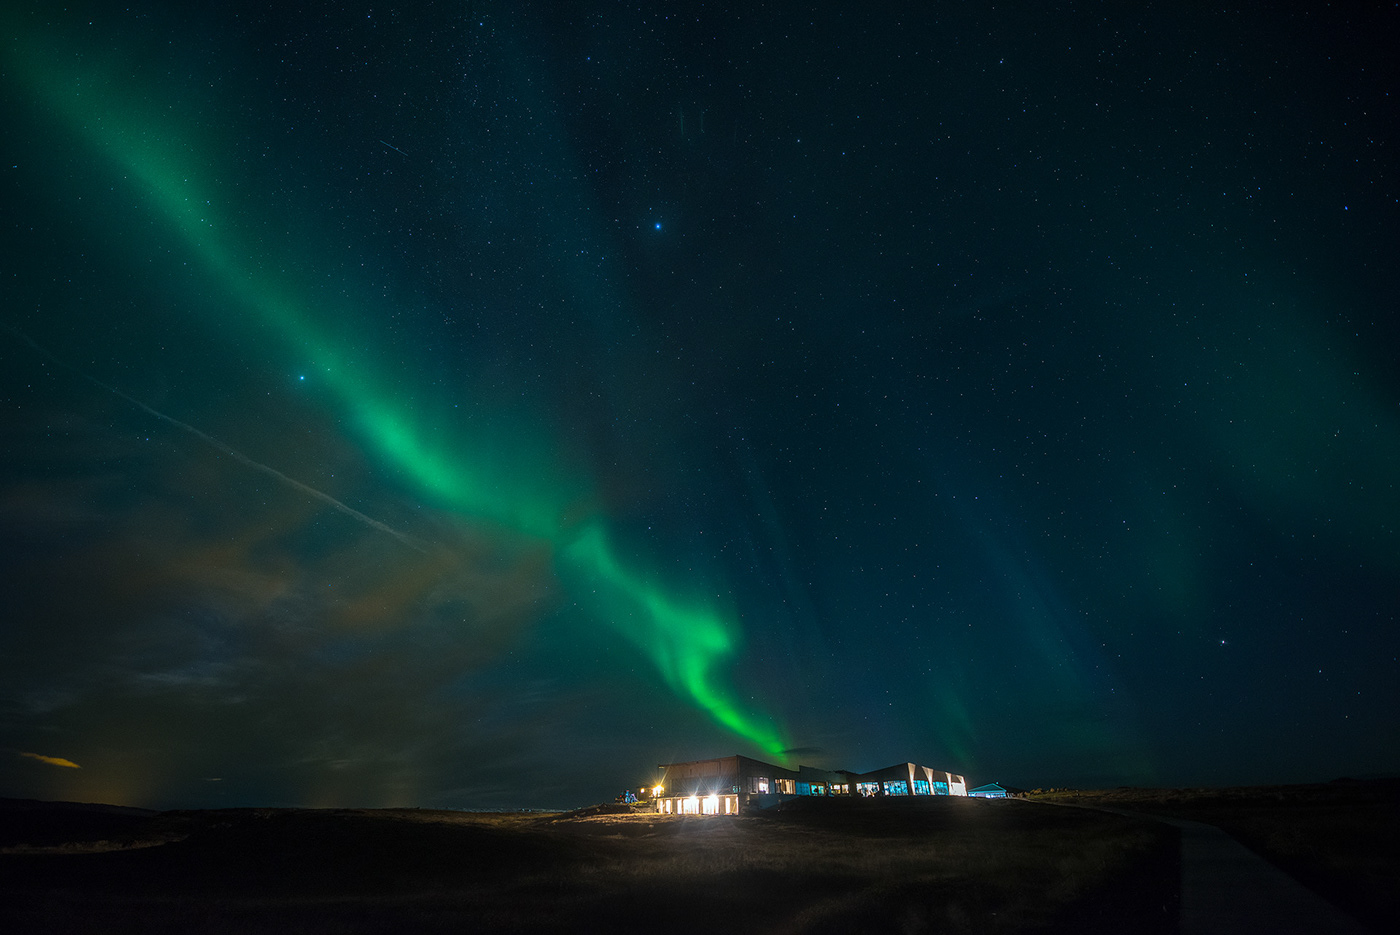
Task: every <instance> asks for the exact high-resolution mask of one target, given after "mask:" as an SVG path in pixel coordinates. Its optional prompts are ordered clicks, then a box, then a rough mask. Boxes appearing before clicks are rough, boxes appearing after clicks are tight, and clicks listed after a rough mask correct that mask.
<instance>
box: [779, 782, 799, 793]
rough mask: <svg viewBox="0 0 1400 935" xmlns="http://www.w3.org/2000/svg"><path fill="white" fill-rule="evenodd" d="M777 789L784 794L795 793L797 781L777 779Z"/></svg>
mask: <svg viewBox="0 0 1400 935" xmlns="http://www.w3.org/2000/svg"><path fill="white" fill-rule="evenodd" d="M778 791H779V792H781V793H783V794H784V795H797V781H796V780H793V779H779V780H778Z"/></svg>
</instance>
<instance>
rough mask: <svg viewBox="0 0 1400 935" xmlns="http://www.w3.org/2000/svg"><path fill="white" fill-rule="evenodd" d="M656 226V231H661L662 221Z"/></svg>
mask: <svg viewBox="0 0 1400 935" xmlns="http://www.w3.org/2000/svg"><path fill="white" fill-rule="evenodd" d="M655 226H656V229H657V230H661V222H660V221H657V222H656V225H655Z"/></svg>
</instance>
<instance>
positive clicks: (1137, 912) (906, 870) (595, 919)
mask: <svg viewBox="0 0 1400 935" xmlns="http://www.w3.org/2000/svg"><path fill="white" fill-rule="evenodd" d="M789 804H790V806H791V807H787V808H783V809H781V810H774V811H772V812H768V813H764V814H762V815H754V816H744V817H739V818H725V817H714V818H705V817H684V818H683V817H660V816H655V815H650V814H644V813H628V814H608V813H607V812H608V811H610V810H609V809H602V810H601V812H600V813H593V814H589V813H586V812H585V813H576V814H568V815H558V816H541V815H484V814H470V813H460V812H432V811H417V810H380V811H338V810H299V809H282V810H273V809H244V810H227V811H207V812H166V813H142V812H136V811H134V810H132V811H129V812H123V811H112V812H81V811H73V810H71V809H70V810H65V809H63V808H52V807H50V808H47V809H44V808H36V807H30V808H28V809H26V808H25V807H23V805H22V804H16V803H9V807H7V808H0V927H3V928H6V929H8V930H11V931H40V930H44V931H62V932H98V931H100V932H103V933H104V935H111V933H122V932H142V933H151V932H176V931H179V932H186V931H191V930H198V931H202V932H228V933H234V932H240V933H242V932H304V933H361V932H378V931H389V930H395V931H415V932H446V931H454V932H459V931H473V932H532V933H533V932H565V931H579V930H584V929H590V930H591V929H596V930H599V931H609V932H614V933H630V932H643V931H645V932H648V933H654V932H656V931H658V930H660V931H666V932H668V933H687V932H697V933H698V932H707V933H710V932H714V931H716V930H723V931H726V932H779V933H781V932H792V933H838V932H840V933H854V932H920V931H938V932H968V933H1011V932H1058V931H1064V932H1076V933H1093V932H1105V933H1107V932H1122V931H1134V932H1145V933H1151V932H1171V931H1174V930H1175V922H1176V901H1177V898H1178V894H1177V880H1178V877H1179V873H1178V866H1177V863H1176V859H1177V853H1176V852H1177V845H1176V837H1175V832H1174V831H1173V830H1172V829H1170V828H1167V827H1165V826H1161V825H1157V824H1154V823H1149V822H1141V821H1135V820H1132V819H1126V818H1121V817H1118V816H1114V815H1108V814H1102V813H1097V812H1091V811H1084V810H1080V809H1063V808H1050V807H1046V806H1037V805H1034V804H1027V803H1023V802H986V801H978V800H969V799H949V798H929V799H923V798H920V799H904V800H888V799H887V800H879V801H860V800H846V801H835V800H833V801H817V800H798V801H796V802H793V803H789Z"/></svg>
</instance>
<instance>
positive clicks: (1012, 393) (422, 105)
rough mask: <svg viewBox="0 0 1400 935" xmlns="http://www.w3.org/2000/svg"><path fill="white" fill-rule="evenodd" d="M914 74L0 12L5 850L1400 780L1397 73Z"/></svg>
mask: <svg viewBox="0 0 1400 935" xmlns="http://www.w3.org/2000/svg"><path fill="white" fill-rule="evenodd" d="M1329 15H1330V14H1329ZM911 16H913V17H914V18H913V19H912V20H909V21H895V20H893V19H891V20H884V19H881V18H880V17H879V16H878V15H876V14H865V13H856V12H854V11H850V10H841V9H836V8H833V9H830V10H827V9H814V10H812V11H810V13H808V14H800V15H799V13H797V12H794V11H767V12H764V11H761V10H760V11H753V10H750V9H749V8H748V7H735V8H733V9H721V8H715V7H703V6H695V7H693V8H692V7H689V6H683V7H674V8H672V7H667V8H666V9H665V10H662V9H661V8H659V7H658V8H656V9H655V10H649V9H641V10H622V9H617V8H613V7H609V6H596V7H578V8H571V9H570V10H568V11H561V10H559V9H557V8H556V7H555V6H552V5H531V4H524V5H521V4H491V3H487V4H472V5H469V6H465V7H460V8H455V7H454V8H451V9H448V8H444V7H440V6H437V5H432V4H422V5H417V4H410V5H408V6H406V7H403V8H400V9H395V10H381V9H379V8H376V7H373V6H369V5H344V4H341V5H327V6H325V7H319V8H315V9H311V10H297V11H291V10H283V9H281V8H279V7H277V6H275V5H259V4H233V5H229V6H225V7H220V8H218V9H215V10H211V11H208V12H201V13H190V12H189V11H188V10H185V9H183V8H180V7H175V6H165V5H161V4H145V5H141V4H138V5H136V6H133V7H130V8H123V9H122V10H120V11H109V10H106V9H103V8H101V7H100V6H97V5H94V6H92V7H90V8H75V7H69V8H53V9H51V10H50V9H45V8H43V7H40V8H38V9H34V10H30V11H28V12H20V13H7V14H5V15H4V17H3V19H0V25H3V27H4V36H3V41H4V47H3V55H4V58H3V66H4V72H3V86H2V87H0V92H3V101H2V102H3V107H4V114H5V119H6V125H7V126H9V127H12V128H14V132H10V133H8V134H7V135H6V140H5V142H4V143H3V146H4V156H5V160H4V169H5V172H6V174H7V176H8V181H7V187H6V195H5V198H6V202H5V211H4V217H5V222H6V238H7V240H6V249H5V251H4V258H3V266H0V273H3V276H4V284H5V285H4V300H3V301H4V308H3V323H4V324H5V326H6V327H7V328H12V329H15V335H14V336H10V335H9V334H8V333H7V332H0V336H3V337H4V340H3V344H4V346H3V348H0V353H3V355H4V360H5V367H4V371H5V373H4V383H3V388H4V399H5V400H6V410H7V412H8V416H7V418H6V420H5V422H4V423H3V426H0V431H2V432H3V436H0V439H3V441H4V444H5V449H4V450H5V458H4V471H3V474H0V505H2V506H0V533H3V540H0V541H3V549H4V551H3V564H0V568H3V574H4V581H5V586H6V588H7V591H8V592H9V593H10V594H12V595H13V600H12V612H11V613H10V615H9V616H10V620H9V621H8V622H7V624H6V629H5V631H4V633H3V634H0V640H2V641H3V642H0V683H3V685H4V686H5V687H4V688H3V689H0V691H3V692H4V695H3V697H2V698H0V702H2V703H3V707H0V712H3V713H0V731H3V733H4V735H5V739H4V741H3V746H4V747H5V748H6V749H8V750H10V751H11V752H10V753H8V754H0V756H8V757H9V758H10V759H9V761H8V762H6V763H5V765H4V766H3V769H0V779H3V788H0V794H24V795H31V794H32V795H37V796H41V797H68V798H71V797H78V796H81V797H84V798H86V799H89V800H102V801H119V802H122V803H131V804H158V805H159V804H217V803H229V804H238V803H296V804H371V805H374V804H449V805H466V806H495V805H557V804H575V803H577V802H582V801H588V800H589V799H590V797H592V798H596V797H598V796H603V795H606V796H607V797H611V795H612V792H615V791H617V790H616V789H614V788H613V787H614V786H616V787H617V789H620V788H621V787H622V786H624V785H636V784H638V783H639V782H645V781H648V779H649V778H650V774H649V772H648V771H649V770H650V768H651V766H652V765H654V764H655V763H656V762H660V761H663V760H673V759H682V758H690V757H700V756H709V755H720V754H722V753H731V752H736V751H737V752H742V753H745V754H748V755H752V756H756V757H760V758H763V759H768V760H773V761H781V762H784V763H793V764H795V763H797V762H799V761H800V762H804V763H812V764H813V765H827V766H834V767H836V766H839V767H848V768H853V769H868V768H875V767H878V766H882V765H886V763H887V762H894V761H897V760H901V759H905V758H914V759H918V760H919V761H921V762H927V763H931V764H934V765H938V766H942V767H945V768H949V769H953V770H955V771H962V772H965V773H966V774H967V775H968V777H969V779H970V780H976V781H979V782H980V781H992V780H1000V781H1004V782H1009V783H1012V784H1018V785H1051V784H1056V785H1058V784H1068V783H1071V782H1073V783H1081V782H1082V783H1090V782H1104V783H1112V784H1120V783H1129V782H1131V783H1148V782H1152V783H1174V782H1192V783H1206V782H1226V781H1230V782H1235V781H1289V780H1295V779H1304V778H1329V777H1330V776H1331V775H1333V774H1341V773H1343V772H1351V773H1369V772H1377V771H1385V770H1393V769H1395V768H1397V767H1400V763H1397V762H1396V761H1395V758H1394V756H1395V755H1394V753H1393V752H1386V751H1393V750H1395V749H1397V748H1400V744H1397V743H1395V741H1397V740H1400V737H1397V735H1396V729H1395V726H1394V725H1395V723H1396V719H1395V718H1394V717H1393V715H1394V714H1395V713H1396V710H1397V708H1398V707H1400V694H1398V693H1397V689H1396V687H1395V686H1396V684H1397V683H1400V679H1397V678H1396V676H1397V674H1400V673H1397V672H1396V666H1397V654H1398V653H1400V642H1397V636H1396V631H1397V628H1396V627H1395V615H1396V611H1397V609H1398V607H1400V596H1398V595H1397V593H1396V591H1395V589H1394V587H1393V582H1394V580H1397V578H1398V577H1400V567H1397V566H1400V541H1397V532H1396V521H1397V519H1400V496H1397V493H1396V488H1395V477H1396V476H1397V474H1396V469H1397V468H1400V411H1398V410H1397V405H1398V404H1400V374H1398V373H1397V368H1396V366H1395V363H1394V359H1393V355H1392V354H1389V353H1385V352H1383V351H1382V350H1381V349H1382V348H1385V347H1388V346H1390V345H1391V344H1392V343H1393V342H1394V339H1395V338H1396V337H1397V335H1396V332H1397V330H1398V329H1397V328H1396V322H1395V308H1394V295H1393V288H1392V286H1391V285H1390V283H1389V280H1388V279H1387V273H1386V269H1387V268H1388V261H1386V260H1385V259H1384V258H1385V257H1388V256H1390V255H1392V253H1393V251H1394V248H1395V246H1396V244H1395V231H1396V230H1397V229H1398V228H1397V224H1396V221H1397V219H1398V218H1397V210H1398V208H1397V205H1400V201H1397V193H1398V192H1400V189H1397V186H1396V183H1395V180H1394V171H1395V166H1394V158H1393V154H1392V145H1393V141H1392V140H1391V138H1390V137H1389V136H1388V134H1390V133H1392V132H1393V127H1394V126H1395V122H1394V120H1393V117H1394V113H1393V111H1394V106H1395V105H1394V103H1393V98H1392V97H1390V96H1389V95H1390V92H1391V91H1393V90H1395V88H1394V87H1392V85H1393V83H1394V82H1393V78H1394V77H1395V72H1394V70H1393V69H1394V66H1391V65H1387V64H1383V63H1382V61H1379V60H1373V58H1371V57H1370V55H1371V53H1372V52H1373V51H1377V52H1378V51H1379V50H1381V49H1383V48H1384V47H1385V46H1384V42H1383V37H1384V36H1385V35H1387V34H1389V33H1387V29H1392V28H1393V27H1394V24H1393V23H1390V22H1388V21H1384V16H1385V14H1377V16H1378V17H1380V18H1381V20H1382V21H1378V22H1376V23H1369V24H1366V23H1354V22H1351V21H1348V20H1345V19H1344V18H1343V16H1342V14H1335V17H1334V18H1333V19H1331V20H1326V21H1325V22H1318V23H1314V22H1307V23H1304V22H1302V21H1296V22H1295V21H1292V20H1289V19H1288V18H1287V17H1282V18H1273V19H1265V18H1264V17H1263V16H1262V14H1261V15H1260V16H1259V17H1254V16H1253V15H1252V14H1249V13H1237V14H1232V15H1224V14H1222V15H1221V16H1220V17H1219V18H1218V21H1212V23H1211V24H1210V28H1209V29H1207V28H1205V24H1203V23H1202V22H1201V21H1199V20H1198V19H1197V18H1196V17H1195V14H1192V13H1189V12H1182V13H1179V14H1159V13H1143V14H1140V15H1139V14H1132V15H1131V16H1128V15H1127V14H1124V17H1125V18H1123V19H1122V20H1121V21H1119V20H1118V19H1117V18H1115V17H1113V16H1110V17H1107V18H1105V17H1103V16H1099V17H1097V18H1096V17H1094V16H1093V15H1091V14H1090V13H1088V12H1084V13H1082V14H1081V13H1071V14H1069V15H1065V16H1061V17H1058V18H1052V17H1050V16H1049V14H1040V13H1037V14H1035V15H1034V16H1029V17H1027V16H1021V17H1017V16H1013V15H1012V14H1009V13H1006V12H1004V11H999V10H994V9H992V8H990V7H987V8H979V7H975V6H974V7H967V8H962V9H960V10H958V11H957V12H948V11H942V12H927V13H920V14H911ZM1317 36H1322V37H1323V39H1321V40H1317V41H1321V42H1323V43H1324V44H1326V43H1328V42H1332V43H1335V44H1336V48H1337V49H1343V48H1344V49H1346V50H1347V51H1346V53H1345V55H1341V54H1340V53H1339V54H1338V55H1337V56H1336V57H1334V58H1328V57H1327V54H1326V53H1325V52H1324V53H1321V54H1320V55H1315V54H1313V53H1312V52H1311V51H1309V47H1308V45H1307V43H1308V42H1310V41H1313V39H1309V38H1308V37H1314V38H1315V37H1317ZM1358 36H1361V37H1370V38H1361V39H1358V38H1357V37H1358ZM1373 47H1374V48H1373ZM1280 48H1281V49H1285V50H1293V51H1294V52H1296V54H1294V55H1292V56H1291V57H1285V58H1279V59H1278V60H1275V59H1276V58H1277V56H1275V54H1274V52H1271V51H1268V50H1276V49H1280ZM1331 48H1332V47H1331V46H1329V49H1331ZM1148 50H1150V51H1148ZM1381 58H1384V56H1381ZM1264 78H1267V80H1264ZM30 339H32V342H33V344H32V345H31V344H29V343H26V342H27V341H28V340H30ZM50 355H51V356H50ZM84 377H86V378H87V379H83V378H84ZM19 754H24V755H22V756H21V755H19ZM46 758H47V759H49V760H55V759H61V760H63V761H64V762H71V763H72V764H76V765H77V766H78V767H79V768H64V769H53V768H52V766H51V764H49V763H47V762H46ZM561 759H567V760H568V761H570V762H573V763H576V764H579V766H578V769H579V771H580V772H581V773H582V774H584V775H586V776H587V777H588V778H587V779H586V780H580V779H578V778H577V777H574V778H570V777H566V776H563V775H560V774H559V772H558V771H557V770H556V769H554V768H553V767H552V766H551V764H553V763H556V762H558V761H560V760H561ZM1305 761H1306V762H1305ZM634 773H636V775H634ZM609 790H611V791H609Z"/></svg>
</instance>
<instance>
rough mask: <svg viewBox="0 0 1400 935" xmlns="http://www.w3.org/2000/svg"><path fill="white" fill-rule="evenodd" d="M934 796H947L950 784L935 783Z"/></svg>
mask: <svg viewBox="0 0 1400 935" xmlns="http://www.w3.org/2000/svg"><path fill="white" fill-rule="evenodd" d="M933 794H934V795H947V794H948V784H947V783H946V782H936V783H934V784H933Z"/></svg>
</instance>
